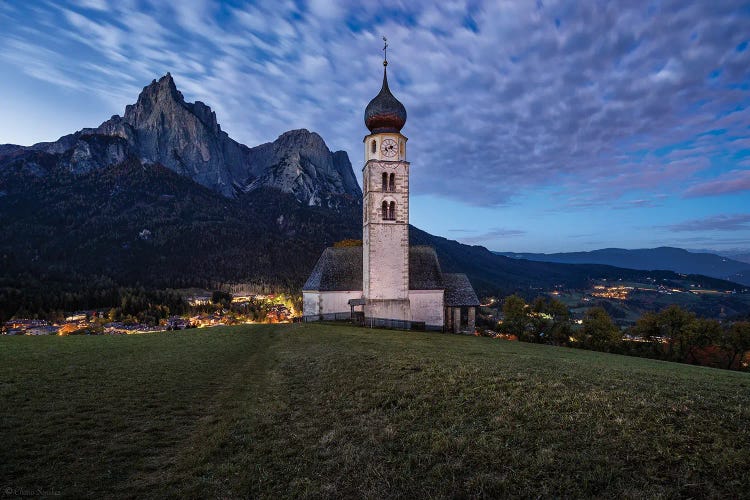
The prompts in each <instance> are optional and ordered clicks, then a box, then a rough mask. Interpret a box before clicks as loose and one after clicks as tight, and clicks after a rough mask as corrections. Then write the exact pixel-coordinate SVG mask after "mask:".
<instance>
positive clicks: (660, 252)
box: [494, 246, 750, 285]
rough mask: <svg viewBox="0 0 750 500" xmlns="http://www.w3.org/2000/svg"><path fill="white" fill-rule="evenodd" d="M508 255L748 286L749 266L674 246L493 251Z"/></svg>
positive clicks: (540, 260) (749, 278)
mask: <svg viewBox="0 0 750 500" xmlns="http://www.w3.org/2000/svg"><path fill="white" fill-rule="evenodd" d="M494 253H495V254H497V255H503V256H506V257H511V258H521V259H525V260H531V261H536V262H555V263H561V264H604V265H612V266H617V267H624V268H628V269H640V270H644V271H650V270H655V269H662V270H668V271H674V272H678V273H683V274H702V275H705V276H711V277H714V278H719V279H724V280H728V281H734V282H737V283H740V284H743V285H750V265H748V264H747V263H745V262H741V261H737V260H733V259H730V258H728V257H723V256H720V255H716V254H712V253H706V252H690V251H688V250H685V249H682V248H676V247H667V246H664V247H656V248H640V249H632V250H628V249H624V248H602V249H598V250H592V251H588V252H558V253H549V254H545V253H520V252H494Z"/></svg>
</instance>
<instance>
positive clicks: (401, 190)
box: [302, 45, 479, 333]
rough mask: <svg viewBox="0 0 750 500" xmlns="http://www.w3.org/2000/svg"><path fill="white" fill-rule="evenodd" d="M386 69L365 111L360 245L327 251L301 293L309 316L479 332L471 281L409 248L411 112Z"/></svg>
mask: <svg viewBox="0 0 750 500" xmlns="http://www.w3.org/2000/svg"><path fill="white" fill-rule="evenodd" d="M386 47H387V45H386ZM387 69H388V60H387V58H386V59H385V60H384V61H383V86H382V88H381V89H380V93H378V95H377V96H375V97H374V98H373V99H372V100H371V101H370V103H369V104H368V105H367V108H366V109H365V125H366V126H367V128H368V129H369V131H370V133H369V134H368V135H367V136H365V138H364V146H365V148H364V150H365V151H364V153H365V163H364V167H363V169H362V183H363V186H362V192H363V203H362V246H361V247H360V246H357V247H329V248H326V249H325V250H324V251H323V254H322V255H321V256H320V259H318V262H317V264H316V265H315V268H314V269H313V270H312V273H311V274H310V277H309V278H308V280H307V282H306V283H305V285H304V287H303V289H302V295H303V314H304V316H305V319H306V320H307V321H315V320H322V319H334V318H335V319H342V318H343V317H351V318H352V319H359V321H360V322H361V323H366V324H368V325H373V326H393V325H397V326H398V327H402V328H425V329H429V330H445V331H452V332H455V333H458V332H473V331H474V320H475V314H476V307H477V306H479V300H478V299H477V295H476V293H475V292H474V289H473V288H472V286H471V283H469V279H468V278H467V277H466V275H465V274H452V273H443V272H442V270H441V268H440V262H439V261H438V257H437V254H436V253H435V249H434V248H432V247H427V246H410V245H409V162H408V161H407V160H406V141H407V138H406V137H405V136H404V135H403V134H401V129H402V128H403V127H404V125H405V124H406V108H404V105H403V104H401V102H400V101H399V100H398V99H396V98H395V97H394V96H393V94H392V93H391V91H390V89H389V88H388V73H387ZM349 315H351V316H349Z"/></svg>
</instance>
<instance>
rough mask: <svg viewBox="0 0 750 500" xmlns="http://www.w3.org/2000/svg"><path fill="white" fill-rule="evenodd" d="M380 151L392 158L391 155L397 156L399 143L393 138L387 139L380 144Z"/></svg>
mask: <svg viewBox="0 0 750 500" xmlns="http://www.w3.org/2000/svg"><path fill="white" fill-rule="evenodd" d="M380 151H381V152H382V153H383V156H387V157H389V158H390V157H391V156H396V153H398V145H397V144H396V141H394V140H393V139H385V140H384V141H383V143H382V144H381V145H380Z"/></svg>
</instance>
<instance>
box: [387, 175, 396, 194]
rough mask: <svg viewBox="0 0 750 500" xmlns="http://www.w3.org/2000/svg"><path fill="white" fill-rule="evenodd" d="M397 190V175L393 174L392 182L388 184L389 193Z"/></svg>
mask: <svg viewBox="0 0 750 500" xmlns="http://www.w3.org/2000/svg"><path fill="white" fill-rule="evenodd" d="M395 190H396V174H391V177H390V181H389V182H388V191H395Z"/></svg>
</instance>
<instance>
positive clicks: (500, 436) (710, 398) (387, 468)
mask: <svg viewBox="0 0 750 500" xmlns="http://www.w3.org/2000/svg"><path fill="white" fill-rule="evenodd" d="M749 424H750V375H748V374H743V373H736V372H728V371H721V370H713V369H707V368H699V367H692V366H688V365H680V364H673V363H664V362H658V361H651V360H645V359H639V358H629V357H624V356H616V355H608V354H600V353H595V352H587V351H579V350H571V349H563V348H554V347H548V346H538V345H531V344H523V343H517V342H504V341H498V340H491V339H485V338H473V337H461V336H453V335H444V334H430V333H413V332H399V331H382V330H365V329H358V328H349V327H343V326H330V325H310V324H308V325H264V326H240V327H226V328H213V329H208V330H191V331H185V332H176V333H160V334H148V335H139V336H128V337H66V338H58V337H39V338H29V337H6V338H0V442H1V443H2V446H0V478H1V479H2V485H0V486H5V487H13V488H16V489H23V490H25V491H35V490H37V489H40V488H41V489H42V490H48V491H49V490H53V491H57V492H60V493H61V494H62V495H65V496H71V497H81V496H88V497H98V496H108V497H143V496H148V497H163V496H170V497H175V496H187V497H216V496H221V497H246V496H266V497H300V496H303V497H305V496H307V497H351V496H367V497H383V496H388V497H392V496H403V497H414V496H417V497H425V496H431V497H476V496H483V495H486V496H534V497H538V496H591V497H602V496H610V497H615V496H616V497H631V498H640V497H644V496H649V497H706V496H708V497H742V496H747V495H748V491H750V477H749V475H748V473H747V471H748V470H749V467H750V425H749Z"/></svg>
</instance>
